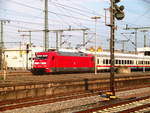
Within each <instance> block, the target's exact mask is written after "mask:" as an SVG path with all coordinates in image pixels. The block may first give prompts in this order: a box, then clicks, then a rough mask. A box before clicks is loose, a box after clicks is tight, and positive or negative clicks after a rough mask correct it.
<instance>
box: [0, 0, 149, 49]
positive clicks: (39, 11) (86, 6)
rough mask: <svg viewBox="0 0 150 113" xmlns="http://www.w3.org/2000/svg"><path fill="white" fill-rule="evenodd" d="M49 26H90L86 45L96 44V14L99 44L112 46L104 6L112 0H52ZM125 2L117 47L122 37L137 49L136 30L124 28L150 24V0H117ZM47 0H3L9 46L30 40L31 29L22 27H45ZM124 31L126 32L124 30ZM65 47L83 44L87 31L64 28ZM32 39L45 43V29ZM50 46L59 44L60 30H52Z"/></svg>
mask: <svg viewBox="0 0 150 113" xmlns="http://www.w3.org/2000/svg"><path fill="white" fill-rule="evenodd" d="M48 5H49V7H48V9H49V13H48V14H49V20H48V22H49V29H50V30H53V29H68V28H69V27H70V26H71V28H75V29H83V28H88V29H89V30H88V31H87V34H88V35H87V36H86V42H88V43H87V44H86V45H85V47H83V48H89V47H91V46H94V44H95V43H94V41H95V36H94V33H95V20H93V19H91V17H93V16H100V17H101V18H100V19H99V20H97V21H96V33H97V39H96V40H97V46H98V47H101V48H103V49H109V39H110V28H109V27H108V26H106V25H105V11H104V8H109V7H110V1H109V0H49V2H48ZM117 5H118V6H120V5H124V7H125V9H124V12H125V18H124V19H123V20H121V21H118V20H116V22H115V23H116V26H117V30H116V33H115V39H116V44H115V49H117V50H119V49H122V44H121V43H120V42H121V40H128V42H126V43H125V50H134V47H135V46H134V45H133V44H132V42H134V38H135V35H134V34H130V33H131V32H133V31H134V30H124V29H125V27H126V25H128V26H129V27H150V22H149V21H150V13H149V10H150V1H149V0H122V1H121V2H120V3H118V4H117ZM43 9H44V0H0V19H1V20H10V23H6V24H5V25H4V41H5V42H6V44H5V45H7V47H8V48H9V47H15V46H18V45H19V43H11V44H10V43H8V42H22V43H28V42H29V37H28V36H24V37H23V36H22V35H23V34H25V35H28V32H18V30H23V31H28V30H43V29H44V11H43ZM106 20H107V21H106V22H107V23H108V24H109V12H108V11H107V19H106ZM122 33H124V35H123V34H122ZM62 35H63V39H62V42H63V43H62V47H64V48H65V47H73V48H75V47H76V46H77V45H79V44H82V42H83V32H82V31H74V32H70V31H69V32H63V34H62ZM146 36H147V45H148V46H150V32H149V31H148V32H147V33H146ZM143 37H144V33H143V32H141V30H138V47H143V43H144V40H143ZM32 43H33V45H36V46H43V32H33V33H32ZM49 45H50V47H56V34H55V33H53V32H50V33H49Z"/></svg>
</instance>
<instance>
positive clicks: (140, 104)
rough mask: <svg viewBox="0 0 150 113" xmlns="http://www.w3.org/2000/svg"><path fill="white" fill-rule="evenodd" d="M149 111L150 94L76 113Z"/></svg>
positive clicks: (138, 112)
mask: <svg viewBox="0 0 150 113" xmlns="http://www.w3.org/2000/svg"><path fill="white" fill-rule="evenodd" d="M112 103H113V102H112ZM131 112H132V113H134V112H135V113H136V112H137V113H143V112H145V113H149V112H150V96H147V97H140V98H135V99H131V100H124V101H121V102H117V103H116V104H110V103H109V105H105V106H102V107H97V108H92V109H88V110H83V111H78V112H75V113H131Z"/></svg>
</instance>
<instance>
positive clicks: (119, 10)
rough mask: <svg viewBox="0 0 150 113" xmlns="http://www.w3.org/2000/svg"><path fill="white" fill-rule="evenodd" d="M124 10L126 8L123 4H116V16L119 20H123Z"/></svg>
mask: <svg viewBox="0 0 150 113" xmlns="http://www.w3.org/2000/svg"><path fill="white" fill-rule="evenodd" d="M123 10H124V6H123V5H121V6H117V5H115V18H116V19H117V20H122V19H123V18H124V17H125V14H124V12H123Z"/></svg>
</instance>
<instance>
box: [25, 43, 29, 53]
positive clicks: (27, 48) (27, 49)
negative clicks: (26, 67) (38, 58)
mask: <svg viewBox="0 0 150 113" xmlns="http://www.w3.org/2000/svg"><path fill="white" fill-rule="evenodd" d="M26 52H27V53H29V44H27V45H26Z"/></svg>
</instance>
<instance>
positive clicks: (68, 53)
mask: <svg viewBox="0 0 150 113" xmlns="http://www.w3.org/2000/svg"><path fill="white" fill-rule="evenodd" d="M58 54H59V55H61V56H88V55H87V54H86V53H82V52H62V51H61V52H58Z"/></svg>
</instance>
